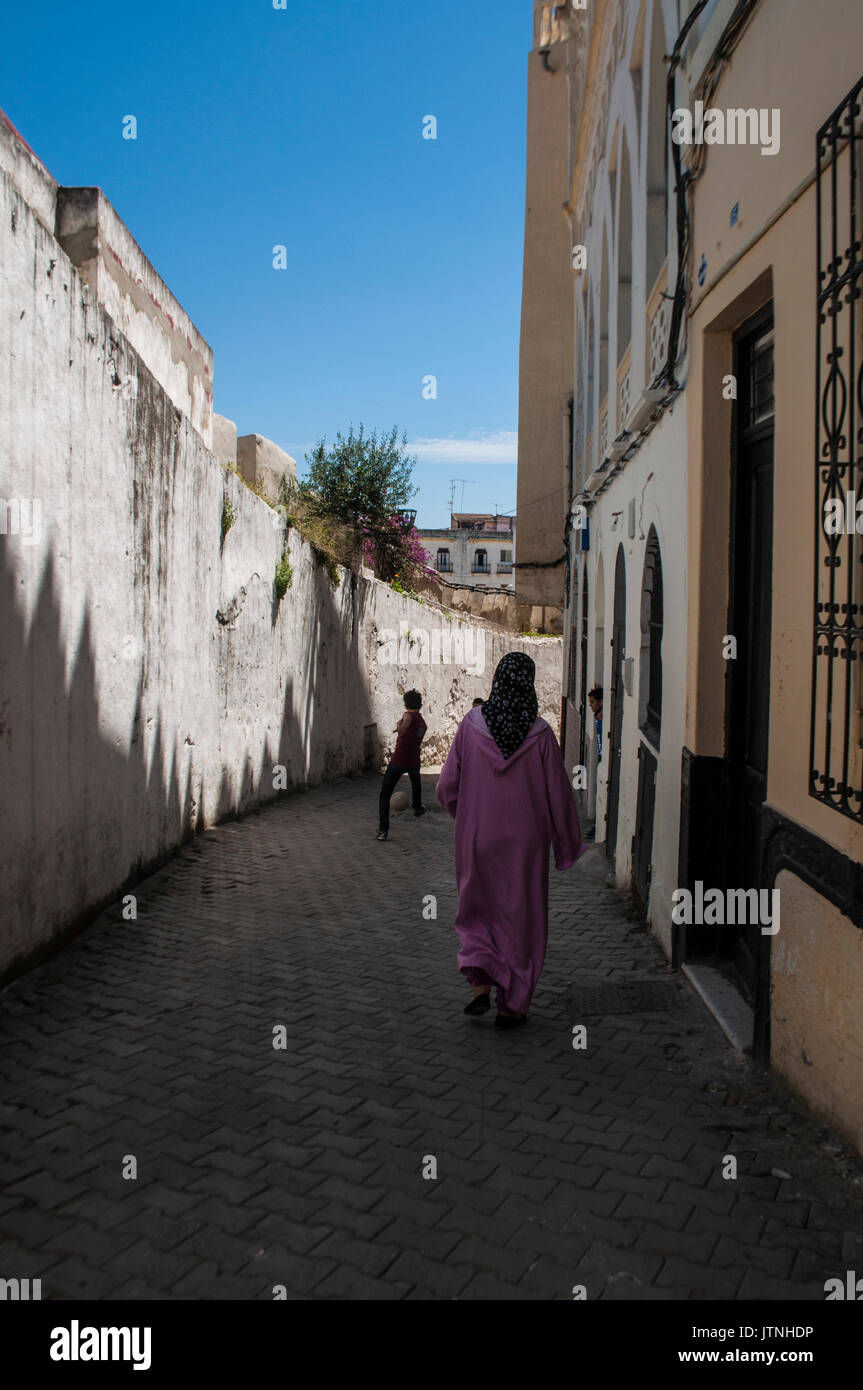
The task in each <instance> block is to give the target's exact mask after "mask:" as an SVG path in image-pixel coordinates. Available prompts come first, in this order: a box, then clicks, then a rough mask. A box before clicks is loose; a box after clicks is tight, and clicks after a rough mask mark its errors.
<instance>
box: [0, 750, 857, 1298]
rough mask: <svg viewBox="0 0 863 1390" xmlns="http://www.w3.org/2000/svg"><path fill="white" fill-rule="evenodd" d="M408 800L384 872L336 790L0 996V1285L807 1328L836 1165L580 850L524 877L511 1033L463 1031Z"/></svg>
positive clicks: (444, 858) (839, 1147) (821, 1280)
mask: <svg viewBox="0 0 863 1390" xmlns="http://www.w3.org/2000/svg"><path fill="white" fill-rule="evenodd" d="M435 780H436V779H435V777H434V776H433V775H424V777H423V783H424V795H425V800H426V804H427V805H428V806H429V810H430V814H428V815H427V816H426V817H425V818H424V819H422V820H415V819H414V818H413V817H412V816H411V815H410V814H407V815H395V816H394V817H393V825H392V830H391V836H390V840H389V841H388V842H387V843H385V844H378V843H377V842H376V841H375V840H374V829H375V807H376V797H377V787H378V783H377V780H375V779H368V778H353V779H342V780H340V781H337V782H333V783H330V784H328V785H325V786H322V787H319V788H317V789H314V790H312V791H309V792H306V793H304V794H300V793H298V794H293V795H290V796H287V797H285V798H284V799H282V800H280V801H279V802H278V803H276V804H275V805H272V806H270V807H269V808H267V809H265V810H264V811H262V812H260V813H258V814H254V815H250V816H249V817H247V818H246V819H243V820H240V821H233V822H229V823H227V824H225V825H222V826H221V827H219V828H218V829H215V830H212V831H209V832H207V833H206V834H204V835H202V836H201V837H199V838H198V839H196V840H194V841H193V842H191V843H190V844H188V845H187V846H186V847H185V848H184V849H183V850H182V851H181V852H180V853H179V854H178V855H177V856H176V857H175V858H174V859H173V860H171V861H170V863H169V864H168V865H167V866H166V867H165V868H163V869H162V870H161V871H160V872H158V873H156V874H154V875H153V876H152V877H150V878H148V879H147V880H146V881H144V882H143V883H141V884H140V885H139V886H138V888H137V889H136V890H135V899H136V907H137V918H136V920H126V919H125V918H124V913H123V903H122V902H121V901H118V902H117V904H116V905H115V906H114V907H113V908H112V909H111V910H109V911H107V912H106V913H104V914H103V916H102V917H101V918H100V919H99V921H98V922H97V923H95V924H94V925H93V926H91V927H90V928H89V929H87V930H86V931H85V932H83V933H82V934H81V935H80V936H78V937H77V938H76V939H75V940H74V941H72V942H71V943H70V944H68V945H67V946H66V947H65V948H64V949H63V950H61V951H60V952H59V954H57V955H55V956H54V957H53V958H52V959H51V960H50V961H49V962H48V963H46V964H44V965H42V966H40V967H38V968H36V969H34V970H32V971H31V972H30V973H28V974H26V975H25V976H23V977H22V978H20V979H19V980H18V981H17V982H15V983H14V984H12V985H11V986H10V988H9V989H8V990H7V991H6V992H5V995H4V998H3V1008H2V1014H0V1032H2V1040H0V1044H2V1045H0V1069H2V1077H3V1081H2V1090H3V1103H2V1106H0V1145H2V1150H3V1169H4V1174H5V1181H4V1185H3V1190H2V1195H0V1231H2V1244H0V1263H2V1268H3V1269H4V1270H6V1271H15V1272H16V1274H17V1275H18V1276H19V1277H22V1278H24V1277H29V1278H41V1280H42V1297H43V1298H46V1299H72V1298H97V1299H101V1298H119V1299H143V1298H170V1299H174V1298H188V1299H201V1298H203V1299H229V1298H238V1299H264V1300H272V1299H273V1298H274V1297H280V1296H281V1297H284V1296H287V1297H288V1298H311V1299H341V1298H363V1299H366V1298H380V1299H402V1298H444V1299H460V1300H472V1299H483V1298H496V1299H497V1298H507V1297H511V1298H518V1299H526V1298H543V1299H547V1298H556V1299H572V1298H573V1297H574V1296H578V1295H577V1294H576V1293H574V1290H577V1289H578V1288H579V1287H580V1288H581V1289H582V1290H583V1291H584V1296H586V1297H587V1298H588V1299H624V1300H636V1299H648V1298H650V1299H693V1300H699V1299H702V1300H703V1299H744V1298H751V1299H783V1300H784V1299H814V1300H823V1298H824V1284H825V1281H826V1280H827V1279H828V1278H832V1277H837V1276H839V1277H844V1271H846V1269H849V1268H850V1269H853V1268H856V1269H863V1160H861V1159H860V1158H859V1157H854V1156H853V1155H852V1153H851V1151H850V1149H849V1148H847V1147H846V1146H845V1145H843V1143H842V1141H841V1140H839V1139H837V1138H836V1136H835V1135H832V1134H831V1133H830V1131H828V1130H826V1129H825V1128H823V1127H822V1126H820V1125H819V1124H817V1122H816V1121H814V1120H813V1119H812V1118H811V1117H810V1116H809V1115H808V1114H807V1112H806V1111H805V1110H804V1108H803V1106H802V1104H801V1103H800V1102H798V1101H796V1100H795V1099H793V1098H792V1097H791V1095H790V1093H789V1092H787V1091H786V1090H785V1089H784V1088H783V1087H782V1086H781V1085H780V1083H778V1082H777V1081H776V1080H774V1079H772V1078H769V1077H767V1076H765V1075H763V1074H759V1073H756V1072H754V1071H753V1070H752V1069H751V1066H750V1064H749V1062H748V1061H747V1060H745V1059H744V1058H743V1057H742V1056H740V1055H739V1054H738V1053H735V1052H734V1050H733V1049H732V1048H731V1047H730V1046H729V1044H728V1043H727V1042H726V1041H725V1039H724V1037H723V1036H722V1034H721V1032H720V1031H719V1029H718V1027H717V1025H716V1024H715V1022H714V1021H713V1019H712V1018H711V1017H710V1016H709V1015H708V1013H707V1012H706V1011H705V1009H704V1007H703V1006H702V1004H701V1003H700V1001H699V1000H698V999H697V998H696V996H695V995H694V994H693V992H692V991H691V990H690V989H689V987H688V986H687V985H686V984H685V982H684V981H683V980H682V979H681V978H680V977H679V976H675V975H674V974H672V973H671V972H670V971H669V970H668V968H667V966H666V964H665V962H664V960H663V958H662V955H661V952H660V950H659V948H658V946H656V944H655V943H654V942H653V941H652V939H651V938H650V936H649V935H648V933H647V932H646V930H645V928H644V926H643V925H642V924H641V923H639V922H638V921H637V920H636V919H634V918H632V916H631V915H630V911H629V908H628V902H627V900H626V899H624V898H623V897H622V896H621V895H620V894H619V893H618V891H617V890H616V889H614V888H612V887H610V886H608V884H607V883H606V878H607V875H608V868H607V861H605V860H604V859H603V857H602V855H601V852H600V851H599V850H598V849H597V848H596V847H593V848H592V849H591V850H590V851H589V852H588V854H587V855H586V856H585V858H584V859H583V860H582V861H581V863H580V864H579V865H578V866H577V867H576V868H575V869H574V870H571V871H569V872H567V873H565V874H556V873H554V872H553V873H552V886H551V940H550V947H549V955H548V960H547V965H546V969H545V972H544V974H543V976H542V979H541V982H540V987H539V990H538V992H537V995H536V999H535V1004H534V1010H533V1013H532V1015H531V1019H530V1023H529V1025H528V1027H527V1028H526V1029H524V1030H521V1031H519V1032H517V1033H501V1032H499V1031H496V1030H495V1029H494V1028H493V1027H492V1018H493V1013H492V1014H489V1015H488V1016H487V1017H486V1018H485V1019H481V1020H472V1019H469V1018H465V1017H464V1015H463V1013H462V1009H463V1006H464V1004H465V1003H466V1002H467V999H468V998H469V991H468V990H467V988H466V986H465V985H464V983H463V981H462V980H461V979H460V977H459V975H458V973H457V969H456V959H455V957H456V946H457V942H456V937H455V934H454V932H453V930H452V925H451V923H452V915H453V911H454V906H455V891H454V880H453V872H452V832H451V822H450V819H449V817H448V816H447V815H446V814H445V813H444V812H443V811H442V810H441V809H440V808H439V807H438V806H437V803H436V802H435V800H434V784H435ZM430 899H434V900H436V912H437V915H436V918H433V917H431V916H430V915H429V914H430V913H431V911H432V910H433V908H434V903H431V902H430V901H429V900H430ZM424 910H425V914H426V915H424ZM129 911H130V909H129V907H128V906H127V908H126V912H127V915H128V913H129ZM579 1025H582V1026H583V1027H584V1028H586V1038H585V1041H586V1046H585V1047H584V1048H580V1047H577V1046H574V1045H573V1044H574V1042H576V1041H578V1036H579V1035H577V1034H574V1032H573V1030H574V1029H576V1028H578V1026H579ZM282 1029H283V1030H284V1031H283V1032H282V1031H280V1030H282ZM282 1044H283V1045H282ZM727 1156H733V1157H734V1158H736V1161H737V1177H736V1179H735V1178H727V1177H724V1176H723V1167H725V1168H726V1170H727V1168H728V1165H727V1163H726V1159H727ZM435 1172H436V1176H433V1174H434V1173H435ZM135 1174H136V1175H135ZM424 1174H425V1175H424ZM124 1175H125V1176H124Z"/></svg>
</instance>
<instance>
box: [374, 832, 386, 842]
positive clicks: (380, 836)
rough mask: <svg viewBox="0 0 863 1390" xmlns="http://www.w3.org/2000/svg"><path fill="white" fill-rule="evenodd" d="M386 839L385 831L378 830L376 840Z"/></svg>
mask: <svg viewBox="0 0 863 1390" xmlns="http://www.w3.org/2000/svg"><path fill="white" fill-rule="evenodd" d="M387 838H388V836H387V832H386V831H385V830H379V831H378V833H377V835H376V836H375V839H376V840H386V839H387Z"/></svg>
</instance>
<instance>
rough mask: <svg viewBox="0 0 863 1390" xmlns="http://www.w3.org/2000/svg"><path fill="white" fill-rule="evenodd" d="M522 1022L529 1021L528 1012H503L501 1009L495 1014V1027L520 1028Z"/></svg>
mask: <svg viewBox="0 0 863 1390" xmlns="http://www.w3.org/2000/svg"><path fill="white" fill-rule="evenodd" d="M520 1023H527V1014H502V1013H501V1012H500V1009H498V1011H497V1015H496V1016H495V1020H494V1026H495V1028H518V1026H519V1024H520Z"/></svg>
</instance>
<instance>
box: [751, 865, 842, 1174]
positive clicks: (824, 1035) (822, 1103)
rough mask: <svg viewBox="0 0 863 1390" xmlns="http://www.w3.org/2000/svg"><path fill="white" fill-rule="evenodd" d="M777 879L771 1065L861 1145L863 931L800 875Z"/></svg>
mask: <svg viewBox="0 0 863 1390" xmlns="http://www.w3.org/2000/svg"><path fill="white" fill-rule="evenodd" d="M776 887H777V888H778V889H779V894H780V904H781V926H780V929H779V931H778V933H777V935H776V938H775V941H774V942H773V948H772V962H771V1029H772V1034H773V1036H772V1049H771V1053H772V1062H773V1066H774V1068H775V1069H776V1071H778V1072H779V1073H780V1075H781V1076H784V1077H785V1079H786V1081H788V1082H789V1083H790V1084H791V1085H792V1086H793V1087H794V1088H795V1089H796V1090H798V1091H799V1092H800V1094H801V1095H803V1096H805V1098H806V1100H807V1101H808V1103H809V1104H810V1105H811V1107H812V1109H813V1110H814V1111H816V1113H817V1114H819V1115H821V1116H822V1117H823V1118H824V1119H825V1120H828V1121H829V1122H830V1123H831V1124H834V1125H836V1126H837V1127H838V1128H839V1129H841V1130H844V1132H845V1133H846V1135H847V1136H848V1138H849V1139H850V1140H851V1141H852V1142H853V1143H855V1144H856V1145H857V1147H858V1148H859V1149H860V1150H861V1151H863V1105H861V1078H863V931H860V930H859V928H858V927H855V926H854V925H853V924H852V923H851V922H849V920H848V918H847V917H844V916H843V915H842V913H841V912H839V910H838V909H837V908H835V907H833V906H832V904H830V903H828V902H825V900H824V898H822V897H821V896H820V894H818V893H816V892H815V891H814V890H813V889H812V888H810V887H809V886H808V884H806V883H804V882H803V881H802V879H799V878H797V877H796V875H794V874H792V873H788V872H787V871H783V872H782V873H781V874H779V875H778V876H777V879H776Z"/></svg>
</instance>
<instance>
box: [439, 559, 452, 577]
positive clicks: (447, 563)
mask: <svg viewBox="0 0 863 1390" xmlns="http://www.w3.org/2000/svg"><path fill="white" fill-rule="evenodd" d="M437 570H438V574H452V560H438V562H437Z"/></svg>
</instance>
